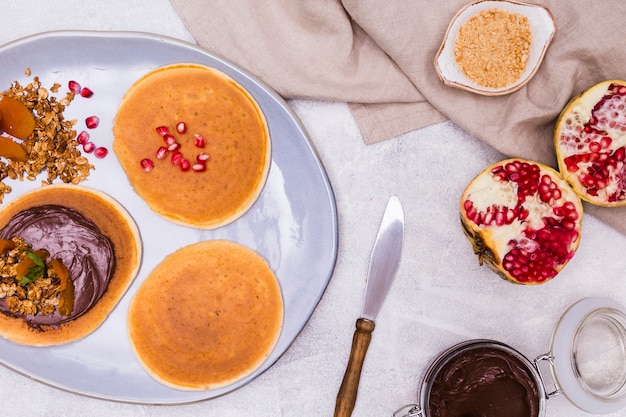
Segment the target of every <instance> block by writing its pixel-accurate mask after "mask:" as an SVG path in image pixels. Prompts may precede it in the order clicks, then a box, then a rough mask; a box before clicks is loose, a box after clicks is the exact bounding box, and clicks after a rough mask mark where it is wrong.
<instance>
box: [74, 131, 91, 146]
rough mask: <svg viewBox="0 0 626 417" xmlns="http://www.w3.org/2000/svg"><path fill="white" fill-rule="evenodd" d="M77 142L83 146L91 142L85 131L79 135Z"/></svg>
mask: <svg viewBox="0 0 626 417" xmlns="http://www.w3.org/2000/svg"><path fill="white" fill-rule="evenodd" d="M76 141H77V142H78V143H80V144H81V145H84V144H85V143H87V142H88V141H89V133H87V132H85V131H84V130H83V131H82V132H80V133H79V134H78V136H76Z"/></svg>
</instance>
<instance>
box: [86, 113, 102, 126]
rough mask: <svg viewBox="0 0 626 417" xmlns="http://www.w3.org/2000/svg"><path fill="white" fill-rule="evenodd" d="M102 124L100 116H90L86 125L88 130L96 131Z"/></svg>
mask: <svg viewBox="0 0 626 417" xmlns="http://www.w3.org/2000/svg"><path fill="white" fill-rule="evenodd" d="M99 124H100V118H99V117H98V116H89V117H88V118H86V119H85V125H86V126H87V129H95V128H96V127H98V125H99Z"/></svg>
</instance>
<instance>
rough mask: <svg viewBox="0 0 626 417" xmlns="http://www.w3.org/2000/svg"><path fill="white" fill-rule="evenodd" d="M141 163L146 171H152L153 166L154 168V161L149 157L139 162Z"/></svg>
mask: <svg viewBox="0 0 626 417" xmlns="http://www.w3.org/2000/svg"><path fill="white" fill-rule="evenodd" d="M139 165H141V169H143V170H144V171H145V172H150V171H152V168H154V162H152V161H151V160H150V159H148V158H144V159H142V160H141V161H140V162H139Z"/></svg>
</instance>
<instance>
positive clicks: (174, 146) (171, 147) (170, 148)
mask: <svg viewBox="0 0 626 417" xmlns="http://www.w3.org/2000/svg"><path fill="white" fill-rule="evenodd" d="M179 149H180V143H178V142H174V143H172V144H171V145H169V146H168V147H167V150H168V151H177V150H179Z"/></svg>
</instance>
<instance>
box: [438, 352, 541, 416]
mask: <svg viewBox="0 0 626 417" xmlns="http://www.w3.org/2000/svg"><path fill="white" fill-rule="evenodd" d="M427 406H428V409H429V411H430V414H429V416H430V417H502V416H506V417H537V416H538V415H539V391H538V388H537V382H536V380H535V379H534V378H533V376H532V375H531V373H530V371H529V369H528V366H527V365H526V364H525V363H524V362H522V361H521V360H520V359H519V358H517V357H515V356H514V355H513V354H511V353H509V352H506V351H504V350H502V349H498V348H497V347H492V346H478V347H474V348H470V349H465V350H463V351H460V352H458V353H457V355H455V356H453V357H452V358H451V359H450V360H449V361H448V362H447V363H445V364H444V365H443V366H442V367H441V369H439V371H438V372H437V374H436V375H435V377H434V380H433V382H432V386H431V389H430V395H429V398H428V404H427Z"/></svg>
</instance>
